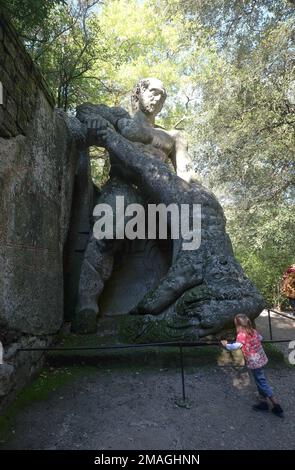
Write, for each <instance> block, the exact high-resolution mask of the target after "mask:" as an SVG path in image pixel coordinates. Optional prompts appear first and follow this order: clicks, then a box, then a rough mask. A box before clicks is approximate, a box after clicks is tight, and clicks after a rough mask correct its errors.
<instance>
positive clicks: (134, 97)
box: [131, 78, 167, 112]
mask: <svg viewBox="0 0 295 470" xmlns="http://www.w3.org/2000/svg"><path fill="white" fill-rule="evenodd" d="M151 80H152V78H142V79H141V80H139V82H137V83H136V85H135V87H134V88H133V90H132V93H131V107H132V111H133V112H135V111H137V110H138V101H139V95H140V93H142V92H143V91H144V90H146V88H148V86H149V85H150V83H151ZM166 96H167V94H166V91H165V89H164V97H165V98H166Z"/></svg>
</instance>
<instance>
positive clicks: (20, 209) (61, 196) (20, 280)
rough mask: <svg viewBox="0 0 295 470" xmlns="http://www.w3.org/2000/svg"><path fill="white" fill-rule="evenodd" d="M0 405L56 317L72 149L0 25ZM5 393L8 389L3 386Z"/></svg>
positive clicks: (64, 121)
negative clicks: (31, 349)
mask: <svg viewBox="0 0 295 470" xmlns="http://www.w3.org/2000/svg"><path fill="white" fill-rule="evenodd" d="M0 80H1V82H2V88H3V104H0V116H1V118H0V193H1V198H0V217H1V220H0V341H2V343H3V346H4V364H3V365H0V407H1V403H2V406H3V403H4V404H5V402H6V401H7V397H9V396H10V397H11V396H12V395H13V391H16V390H17V389H19V388H20V387H21V386H22V385H23V384H24V383H25V382H26V381H27V380H28V378H29V377H30V376H31V375H32V374H34V373H35V372H36V371H37V370H38V368H39V367H40V364H41V362H42V354H41V353H39V352H16V351H17V349H18V348H21V347H43V346H46V345H48V344H50V343H51V342H52V339H53V338H54V335H56V333H57V332H58V331H59V329H60V327H61V325H62V323H63V310H64V309H63V306H64V295H63V289H64V287H63V285H64V281H63V257H64V246H65V242H66V239H67V236H68V232H69V223H70V215H71V206H72V197H73V186H74V180H75V173H76V170H77V165H78V162H79V161H80V159H81V154H79V152H78V151H77V148H76V141H75V137H74V133H73V130H72V127H71V121H70V120H69V118H68V117H67V115H66V114H65V113H64V112H63V111H61V110H57V109H55V108H54V101H53V98H52V96H51V94H50V92H49V91H48V89H47V87H46V85H45V83H44V81H43V79H42V77H41V75H40V72H39V71H38V70H37V68H36V67H35V66H34V64H33V62H32V60H31V58H30V57H29V55H28V54H27V52H26V50H25V48H24V47H23V45H22V44H21V43H20V42H19V40H18V38H17V35H16V33H15V32H14V31H13V29H12V28H11V26H10V25H9V24H8V23H7V21H5V20H3V19H2V20H1V29H0ZM10 392H12V393H10Z"/></svg>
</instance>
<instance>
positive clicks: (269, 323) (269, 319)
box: [267, 308, 272, 340]
mask: <svg viewBox="0 0 295 470" xmlns="http://www.w3.org/2000/svg"><path fill="white" fill-rule="evenodd" d="M267 313H268V327H269V336H270V339H271V340H272V327H271V316H270V310H269V308H268V309H267Z"/></svg>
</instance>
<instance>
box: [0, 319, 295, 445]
mask: <svg viewBox="0 0 295 470" xmlns="http://www.w3.org/2000/svg"><path fill="white" fill-rule="evenodd" d="M264 313H265V312H264ZM267 325H268V321H267V316H266V315H265V314H263V315H261V317H259V319H258V321H257V327H258V328H259V330H260V331H262V332H263V334H264V337H265V339H268V331H267ZM293 326H294V322H292V320H287V321H286V320H285V319H282V318H274V322H273V333H274V336H275V338H293V337H294V338H293V339H295V335H294V329H293ZM286 348H287V345H285V346H284V353H285V354H286V351H287V349H286ZM203 349H204V348H197V350H195V351H194V352H195V353H196V355H195V356H192V357H191V358H190V360H189V357H188V355H189V353H188V352H186V353H185V365H186V368H185V384H186V394H187V398H188V404H189V405H190V407H189V408H181V407H179V406H177V404H176V403H175V402H176V401H177V400H180V399H181V395H182V386H181V375H180V371H179V369H178V364H179V356H178V353H176V354H175V356H171V355H170V365H166V364H165V361H163V363H162V362H161V361H162V358H163V357H164V356H163V353H162V352H161V354H160V355H159V356H157V355H150V356H143V357H142V358H141V357H139V356H138V355H139V353H137V359H138V360H137V362H133V364H132V363H131V362H132V357H133V356H132V357H131V356H130V357H129V356H126V361H127V363H126V364H127V366H126V364H125V365H124V363H122V366H121V364H118V363H117V359H116V357H118V356H116V357H115V361H113V362H112V361H111V362H109V364H107V362H106V361H107V359H106V356H104V357H103V358H101V359H100V360H99V365H97V366H96V367H90V368H89V367H88V368H84V366H82V376H80V377H77V378H76V379H75V380H72V381H71V382H69V383H68V384H66V385H63V386H61V387H57V388H56V390H55V391H53V392H51V393H50V394H49V396H48V398H47V399H46V400H43V401H36V402H32V403H31V404H30V405H29V406H28V407H27V408H25V409H24V410H23V411H22V412H20V413H18V415H17V419H16V421H15V425H14V427H13V430H12V431H13V432H12V433H11V432H10V433H9V435H7V436H6V438H4V439H3V438H2V442H0V449H95V450H107V449H118V450H131V449H137V450H149V449H154V450H157V449H167V450H170V449H171V450H172V449H176V450H183V449H188V450H202V449H294V442H295V395H294V390H295V368H294V367H290V366H289V367H288V366H287V365H286V363H284V362H283V361H282V359H281V357H280V358H279V359H278V358H276V355H277V354H276V353H274V354H273V357H270V363H269V366H268V368H267V374H268V376H269V378H270V381H271V383H272V386H273V387H274V389H275V392H276V394H277V395H278V396H279V397H280V401H281V404H282V406H283V408H284V410H285V419H280V418H278V417H276V416H274V415H273V414H272V413H271V412H264V413H257V412H255V411H253V410H252V409H251V406H252V404H253V403H255V401H256V389H255V386H254V384H253V382H252V379H251V378H250V377H249V374H248V372H247V371H246V369H245V368H243V367H233V366H232V365H227V358H228V357H229V354H228V353H227V352H225V351H221V350H220V349H219V348H215V349H214V348H211V349H210V350H209V351H207V352H206V351H204V350H203ZM201 350H202V351H201ZM271 351H272V349H270V352H271ZM202 353H203V356H205V359H206V361H203V359H202V358H201V355H202ZM120 354H121V353H120ZM132 354H133V353H132ZM144 358H145V359H144ZM66 359H67V358H66V357H65V358H64V360H66ZM68 359H70V363H71V358H68ZM84 359H85V360H87V357H85V358H84ZM159 359H160V362H159ZM199 359H200V361H199V363H198V360H199ZM88 360H89V358H88ZM114 363H115V365H114ZM202 363H203V366H202V365H200V364H202ZM235 363H236V364H237V362H235ZM197 364H198V365H197ZM63 368H64V369H65V371H66V373H68V368H66V366H65V364H63V365H62V368H61V369H60V370H62V369H63ZM50 370H51V371H52V372H51V373H52V374H55V373H56V372H57V371H58V370H59V369H55V367H53V368H52V369H50Z"/></svg>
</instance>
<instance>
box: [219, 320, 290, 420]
mask: <svg viewBox="0 0 295 470" xmlns="http://www.w3.org/2000/svg"><path fill="white" fill-rule="evenodd" d="M234 322H235V327H236V330H237V338H236V342H235V343H228V342H227V341H225V340H223V341H221V344H222V345H223V346H224V347H225V348H226V349H227V350H228V351H235V350H236V349H239V348H241V349H242V352H243V355H244V358H245V362H246V366H247V367H248V369H250V371H251V372H252V374H253V377H254V380H255V383H256V386H257V388H258V392H259V396H260V399H261V400H260V402H259V403H258V404H257V405H254V406H253V409H254V410H255V411H267V410H268V409H269V406H268V403H269V404H270V406H271V411H272V412H273V413H274V414H275V415H277V416H280V417H282V416H283V410H282V408H281V406H280V405H279V404H278V402H277V401H276V399H275V397H274V395H273V391H272V389H271V387H270V386H269V384H268V381H267V379H266V377H265V374H264V370H263V366H265V364H267V362H268V359H267V356H266V354H265V352H264V349H263V347H262V345H261V340H262V336H261V335H260V334H259V333H258V332H257V331H256V330H255V329H254V328H253V327H252V323H251V320H250V318H249V317H247V315H244V314H239V315H236V316H235V319H234Z"/></svg>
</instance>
